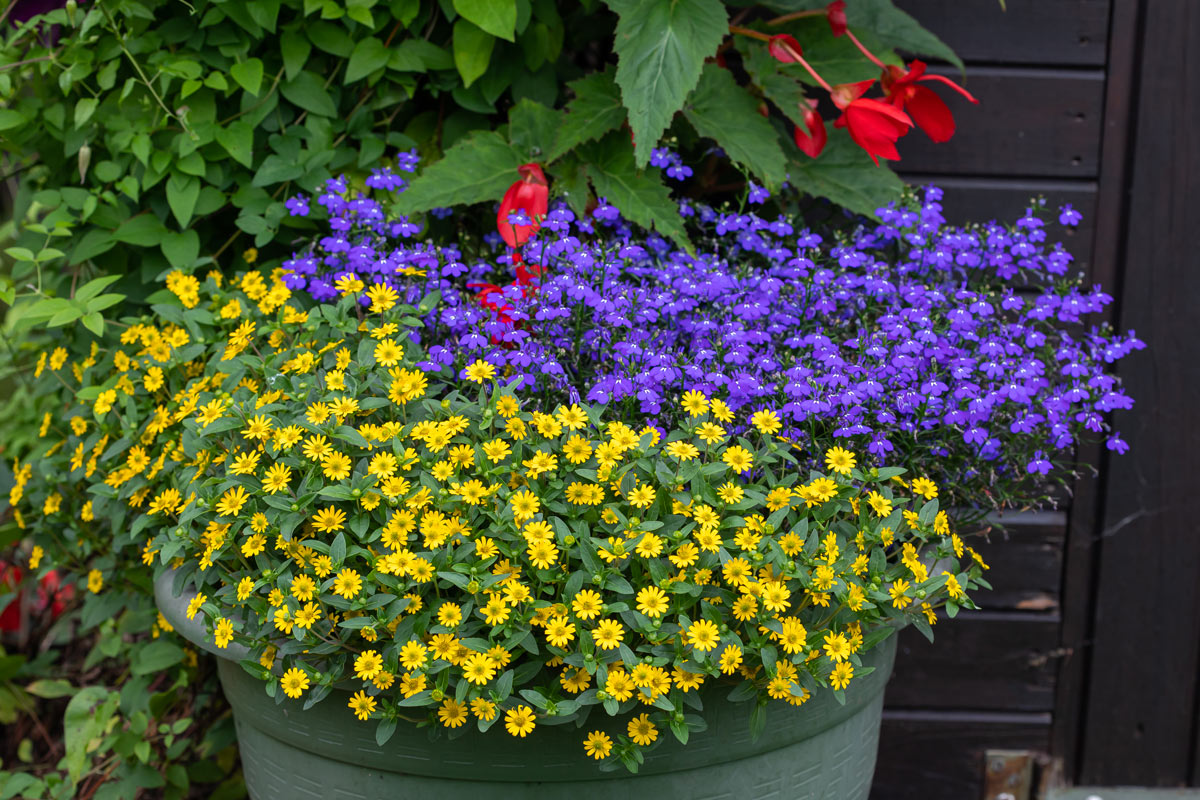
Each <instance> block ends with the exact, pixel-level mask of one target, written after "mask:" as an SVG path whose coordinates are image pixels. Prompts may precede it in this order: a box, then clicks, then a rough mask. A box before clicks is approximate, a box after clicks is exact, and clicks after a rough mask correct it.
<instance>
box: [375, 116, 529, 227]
mask: <svg viewBox="0 0 1200 800" xmlns="http://www.w3.org/2000/svg"><path fill="white" fill-rule="evenodd" d="M524 163H525V159H524V157H523V156H522V153H521V151H520V150H517V149H516V148H514V147H513V146H512V145H511V144H509V143H508V141H507V140H506V139H505V138H504V137H503V136H501V135H500V134H499V133H496V132H495V131H476V132H475V133H472V134H470V135H469V136H467V137H466V138H464V139H461V140H460V141H458V142H457V143H455V145H454V146H453V147H451V148H450V149H449V150H447V151H446V154H445V156H443V158H442V160H441V161H437V162H435V163H433V164H430V165H429V166H428V167H426V168H425V170H424V171H423V172H422V173H421V174H420V176H418V177H417V178H415V179H414V180H413V182H412V183H411V184H410V185H409V187H408V189H407V190H406V191H404V192H403V193H401V194H400V196H399V197H398V198H397V203H396V208H397V210H398V211H399V212H400V213H402V214H411V213H414V212H417V211H428V210H429V209H431V208H440V207H443V206H452V205H457V204H459V203H481V202H484V201H487V200H499V199H500V198H501V197H503V196H504V192H505V191H506V190H507V189H508V187H509V186H511V185H512V182H513V181H515V180H517V179H518V177H519V175H518V174H517V167H519V166H521V165H522V164H524Z"/></svg>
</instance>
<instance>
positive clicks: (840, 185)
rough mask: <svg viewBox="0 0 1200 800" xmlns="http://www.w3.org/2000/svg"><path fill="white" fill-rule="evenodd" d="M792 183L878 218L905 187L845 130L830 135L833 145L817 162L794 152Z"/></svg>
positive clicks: (829, 146) (829, 143)
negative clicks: (875, 161) (872, 158)
mask: <svg viewBox="0 0 1200 800" xmlns="http://www.w3.org/2000/svg"><path fill="white" fill-rule="evenodd" d="M790 173H791V181H792V183H794V184H795V185H796V187H797V188H799V189H801V190H803V191H806V192H808V193H809V194H815V195H820V196H821V197H828V198H829V199H830V200H832V201H833V202H835V203H837V204H838V205H841V206H845V207H846V208H848V209H850V210H851V211H853V212H855V213H858V214H864V215H866V216H868V217H874V216H875V209H877V208H879V207H880V206H884V205H887V204H888V203H889V202H891V201H892V200H896V199H898V198H899V197H900V192H901V190H902V189H903V188H904V183H903V182H902V181H901V180H900V179H899V178H898V177H896V174H895V173H894V172H892V171H891V170H890V169H888V168H887V167H883V166H879V167H877V166H875V164H874V163H873V162H872V161H871V157H870V156H868V155H867V154H866V151H864V150H863V149H862V148H861V147H859V146H858V145H856V144H855V143H854V142H853V141H852V140H851V139H850V134H848V133H846V131H844V130H840V129H832V130H830V131H829V142H828V144H826V145H825V150H824V152H822V153H821V155H820V156H818V157H817V158H809V157H808V156H806V155H804V154H803V153H801V152H799V151H793V156H792V159H791V164H790Z"/></svg>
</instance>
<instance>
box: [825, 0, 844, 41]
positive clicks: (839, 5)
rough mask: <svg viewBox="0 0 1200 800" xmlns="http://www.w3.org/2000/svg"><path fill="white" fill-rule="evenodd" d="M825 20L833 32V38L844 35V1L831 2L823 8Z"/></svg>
mask: <svg viewBox="0 0 1200 800" xmlns="http://www.w3.org/2000/svg"><path fill="white" fill-rule="evenodd" d="M825 18H826V19H827V20H829V27H830V28H831V29H832V30H833V35H834V36H843V35H845V33H846V0H833V2H832V3H830V4H829V5H827V6H825Z"/></svg>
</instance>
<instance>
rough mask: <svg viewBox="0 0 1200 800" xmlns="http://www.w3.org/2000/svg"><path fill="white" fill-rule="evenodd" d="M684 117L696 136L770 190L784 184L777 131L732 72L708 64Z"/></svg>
mask: <svg viewBox="0 0 1200 800" xmlns="http://www.w3.org/2000/svg"><path fill="white" fill-rule="evenodd" d="M683 113H684V116H686V117H687V119H688V122H690V123H692V127H694V128H695V129H696V132H697V133H699V134H700V135H701V136H707V137H709V138H710V139H712V140H714V141H715V142H716V143H717V144H718V145H720V147H721V149H723V150H724V151H725V153H726V154H727V155H728V156H729V157H730V158H732V159H733V160H734V161H736V162H738V163H739V164H742V165H743V166H744V167H746V168H747V169H749V170H750V171H751V172H753V173H754V174H755V175H757V176H759V177H760V178H761V179H763V180H765V181H766V182H767V183H768V184H769V185H771V186H778V185H779V184H781V183H783V181H784V178H785V174H784V169H785V157H784V155H783V150H781V149H780V147H779V140H778V138H777V137H776V134H775V129H774V128H773V127H771V123H770V122H768V121H767V119H766V118H765V117H763V116H762V115H761V114H759V113H758V103H756V102H755V100H754V98H753V97H751V96H750V94H749V93H748V92H747V91H746V90H745V89H743V88H741V87H740V86H738V85H737V83H736V82H735V81H734V80H733V75H732V74H730V72H729V70H726V69H721V68H720V67H719V66H717V65H716V64H705V65H704V72H703V73H702V74H701V76H700V83H699V85H697V86H696V91H694V92H692V96H691V98H690V99H689V100H688V103H687V105H686V106H684V109H683Z"/></svg>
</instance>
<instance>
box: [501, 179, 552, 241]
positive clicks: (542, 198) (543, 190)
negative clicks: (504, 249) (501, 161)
mask: <svg viewBox="0 0 1200 800" xmlns="http://www.w3.org/2000/svg"><path fill="white" fill-rule="evenodd" d="M517 172H518V174H520V176H521V179H520V180H519V181H517V182H515V183H514V184H513V185H512V186H510V187H508V191H507V192H505V193H504V199H503V200H501V201H500V210H499V211H498V212H496V229H497V230H499V231H500V236H501V237H503V239H504V242H505V244H507V245H508V246H509V247H519V246H521V245H523V244H524V243H525V242H526V241H528V240H529V237H530V236H533V234H535V233H537V231H538V228H540V227H541V224H542V223H541V217H544V216H546V212H547V211H548V210H549V206H550V187H549V185H548V184H547V183H546V174H545V173H544V172H542V168H541V167H540V166H538V165H537V164H522V165H521V166H520V167H518V168H517ZM514 211H524V212H525V213H526V214H528V215H529V220H530V222H531V224H529V225H513V224H512V223H510V222H509V221H508V215H509V214H511V213H512V212H514Z"/></svg>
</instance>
